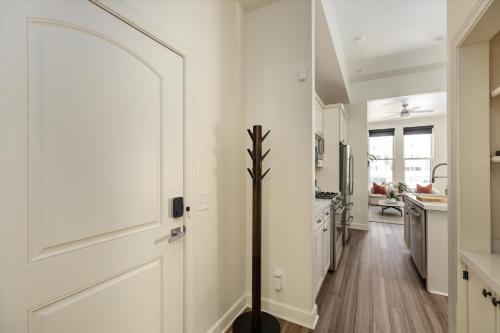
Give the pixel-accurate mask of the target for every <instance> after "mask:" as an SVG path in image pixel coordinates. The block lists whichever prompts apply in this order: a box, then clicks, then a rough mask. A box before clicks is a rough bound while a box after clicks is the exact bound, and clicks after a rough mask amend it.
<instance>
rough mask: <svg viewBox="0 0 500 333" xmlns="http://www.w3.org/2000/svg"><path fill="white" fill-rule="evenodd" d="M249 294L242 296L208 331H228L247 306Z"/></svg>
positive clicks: (218, 332) (216, 332)
mask: <svg viewBox="0 0 500 333" xmlns="http://www.w3.org/2000/svg"><path fill="white" fill-rule="evenodd" d="M247 306H248V303H247V294H244V295H243V296H241V297H240V298H239V299H238V300H237V301H236V302H235V303H234V304H233V305H232V306H231V307H230V308H229V310H227V311H226V313H224V314H223V315H222V317H221V318H220V319H219V320H217V322H216V323H215V324H214V325H213V326H212V327H210V329H209V330H208V331H207V333H223V332H227V331H228V330H229V328H230V327H231V325H232V324H233V321H234V320H235V319H236V317H238V316H239V315H240V314H241V313H242V312H243V311H245V309H246V308H247Z"/></svg>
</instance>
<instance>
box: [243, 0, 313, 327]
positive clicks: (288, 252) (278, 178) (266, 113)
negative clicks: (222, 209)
mask: <svg viewBox="0 0 500 333" xmlns="http://www.w3.org/2000/svg"><path fill="white" fill-rule="evenodd" d="M285 13H286V15H285ZM311 16H312V2H311V1H278V2H274V3H272V4H270V5H268V6H266V7H262V8H259V9H257V10H254V11H251V12H249V13H248V14H247V18H246V22H247V25H246V27H247V31H246V40H247V48H246V60H247V64H246V76H247V87H246V100H247V103H246V109H247V119H246V123H247V126H248V127H251V126H252V125H253V124H261V125H262V126H263V128H264V130H267V129H270V130H271V134H270V136H269V139H267V140H266V141H265V143H264V146H265V147H266V148H268V147H270V148H271V153H270V155H269V157H267V158H266V160H265V161H264V168H267V167H270V168H271V172H270V173H269V175H268V176H267V177H266V178H265V179H264V181H263V208H262V223H263V227H262V233H263V236H262V246H263V248H262V251H263V252H262V260H263V261H262V297H263V298H264V299H265V302H264V308H266V307H267V308H268V309H271V310H272V311H273V312H274V313H275V314H278V315H282V316H287V317H289V319H292V320H294V321H303V323H302V324H304V325H308V326H310V325H312V322H311V321H312V319H313V305H314V301H313V298H312V245H311V243H312V231H311V228H312V226H311V223H312V218H313V216H312V215H313V198H314V181H313V174H314V157H313V151H314V150H313V145H314V139H313V138H314V137H313V135H314V132H313V124H314V123H313V121H314V116H313V110H314V109H313V103H314V76H313V75H312V68H313V59H314V57H313V52H312V49H314V48H312V45H313V44H312V43H313V40H312V36H313V31H312V26H313V22H312V18H311ZM309 46H311V47H309ZM302 69H305V70H306V71H307V73H308V77H307V80H306V81H299V80H298V74H299V72H300V71H301V70H302ZM246 144H247V146H249V145H250V140H249V139H247V140H246ZM247 165H248V166H250V160H249V159H248V161H247ZM247 193H248V194H249V200H250V193H251V192H250V182H248V181H247ZM247 206H248V207H251V205H250V201H248V205H247ZM247 216H248V227H249V228H250V223H251V212H250V211H248V212H247ZM250 245H251V235H250V233H248V255H247V257H248V258H249V261H248V267H249V271H250V258H251V255H250V253H251V252H250ZM277 268H279V269H282V270H283V272H284V275H283V281H284V287H283V290H282V291H281V292H279V293H278V292H276V291H274V289H273V286H272V275H273V272H274V270H275V269H277ZM249 275H250V273H249ZM248 289H249V291H250V287H249V288H248Z"/></svg>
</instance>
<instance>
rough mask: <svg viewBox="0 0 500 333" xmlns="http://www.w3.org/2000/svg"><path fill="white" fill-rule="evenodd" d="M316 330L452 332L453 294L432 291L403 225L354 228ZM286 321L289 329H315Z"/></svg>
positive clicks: (302, 332)
mask: <svg viewBox="0 0 500 333" xmlns="http://www.w3.org/2000/svg"><path fill="white" fill-rule="evenodd" d="M316 303H317V304H318V312H319V317H320V318H319V321H318V324H317V326H316V329H315V330H314V332H318V333H325V332H336V333H351V332H362V333H369V332H374V333H376V332H384V333H385V332H393V333H399V332H402V333H406V332H415V333H430V332H448V314H447V311H448V308H447V307H448V300H447V297H444V296H437V295H433V294H430V293H428V292H427V291H426V289H425V287H424V284H423V282H422V281H421V280H420V278H419V275H418V273H417V271H416V269H415V266H414V265H413V263H412V262H411V258H410V253H409V251H408V249H407V248H406V245H405V244H404V240H403V226H401V225H396V224H385V223H370V231H359V230H353V232H352V236H351V240H350V242H349V245H348V246H347V247H346V248H345V249H344V253H343V255H342V260H341V264H340V265H339V268H338V270H337V271H336V272H335V273H329V274H328V275H327V277H326V279H325V282H324V283H323V286H322V287H321V290H320V292H319V294H318V298H317V299H316ZM280 322H281V328H282V329H281V332H283V333H309V332H312V331H311V330H308V329H306V328H303V327H301V326H298V325H295V324H292V323H289V322H286V321H280Z"/></svg>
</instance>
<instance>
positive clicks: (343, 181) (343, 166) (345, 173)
mask: <svg viewBox="0 0 500 333" xmlns="http://www.w3.org/2000/svg"><path fill="white" fill-rule="evenodd" d="M339 149H340V152H339V156H340V159H339V160H340V166H339V170H340V172H339V174H340V179H339V184H340V192H342V195H343V197H344V202H343V203H344V207H345V210H344V213H343V215H342V223H343V226H344V232H343V241H344V245H345V244H346V243H347V242H348V241H349V238H350V236H351V233H350V225H351V222H352V220H353V216H352V207H353V205H354V203H353V201H352V196H353V193H354V159H353V156H352V150H351V147H350V146H349V145H345V144H343V143H340V145H339Z"/></svg>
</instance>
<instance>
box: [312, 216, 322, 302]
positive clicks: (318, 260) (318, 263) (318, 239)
mask: <svg viewBox="0 0 500 333" xmlns="http://www.w3.org/2000/svg"><path fill="white" fill-rule="evenodd" d="M322 258H323V223H318V225H317V226H316V228H315V229H314V295H317V294H318V291H319V289H320V288H321V282H322V280H323V274H322V273H323V259H322Z"/></svg>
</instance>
